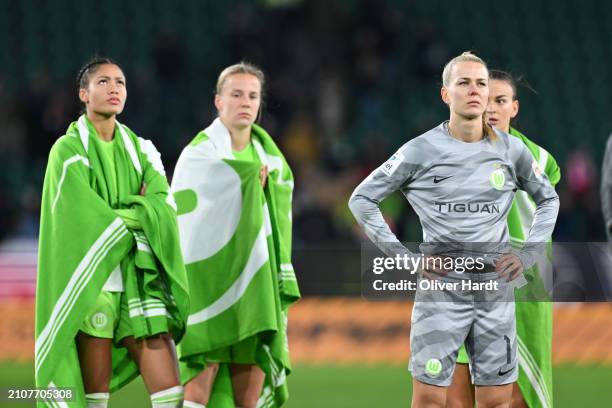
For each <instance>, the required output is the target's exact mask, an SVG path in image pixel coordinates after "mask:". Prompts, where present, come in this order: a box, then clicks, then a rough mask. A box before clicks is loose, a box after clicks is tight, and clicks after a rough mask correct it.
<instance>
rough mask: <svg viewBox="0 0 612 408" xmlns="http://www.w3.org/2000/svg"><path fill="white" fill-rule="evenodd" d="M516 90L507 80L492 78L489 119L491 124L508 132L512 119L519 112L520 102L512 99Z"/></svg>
mask: <svg viewBox="0 0 612 408" xmlns="http://www.w3.org/2000/svg"><path fill="white" fill-rule="evenodd" d="M513 97H514V91H513V90H512V86H510V84H509V83H508V82H506V81H501V80H499V79H492V80H490V81H489V104H488V105H487V120H488V121H489V125H491V126H494V127H496V128H498V129H501V130H503V131H504V132H508V131H509V130H510V120H511V119H512V118H514V117H515V116H516V115H517V114H518V110H519V103H518V101H515V100H512V98H513Z"/></svg>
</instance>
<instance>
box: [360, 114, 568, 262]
mask: <svg viewBox="0 0 612 408" xmlns="http://www.w3.org/2000/svg"><path fill="white" fill-rule="evenodd" d="M495 133H496V135H497V138H496V140H492V139H490V138H489V137H486V138H484V139H483V140H481V141H479V142H475V143H465V142H462V141H460V140H458V139H455V138H453V137H452V136H451V135H450V133H449V131H448V122H444V123H442V124H441V125H439V126H438V127H436V128H434V129H432V130H430V131H428V132H426V133H424V134H422V135H420V136H418V137H416V138H414V139H412V140H410V141H409V142H407V143H406V144H404V145H403V146H402V147H401V148H400V149H399V150H398V151H397V153H395V154H394V155H393V156H391V158H390V159H389V160H387V161H386V162H385V163H383V164H382V165H381V166H380V167H379V168H378V169H376V170H374V171H373V172H372V173H371V174H370V175H369V176H368V177H367V178H366V179H365V180H364V181H363V182H362V183H361V184H360V185H359V186H357V188H356V189H355V191H354V192H353V194H352V196H351V198H350V200H349V207H350V209H351V211H352V212H353V214H354V216H355V218H356V219H357V221H358V222H359V224H360V225H362V226H363V227H364V229H365V232H366V235H367V236H368V237H369V238H370V239H371V240H372V241H373V242H374V243H376V244H377V245H379V247H380V248H381V249H382V250H383V251H384V252H386V253H387V254H389V255H391V253H397V248H398V247H399V245H400V243H399V241H398V239H397V237H396V236H395V234H393V232H391V230H390V229H389V226H388V225H387V223H386V222H385V220H384V219H383V216H382V214H381V212H380V210H379V208H378V206H379V204H380V202H381V201H382V200H384V199H385V197H387V196H388V195H389V194H391V193H393V192H394V191H396V190H400V191H401V192H402V193H403V194H404V196H405V197H406V199H407V200H408V202H409V203H410V205H412V207H413V208H414V210H415V212H416V213H417V215H418V216H419V218H420V221H421V225H422V228H423V241H424V242H427V243H457V244H465V243H499V244H502V243H504V244H505V243H507V241H508V227H507V224H506V218H507V216H508V212H509V211H510V207H511V206H512V199H513V197H514V193H515V191H517V189H520V190H524V191H526V192H527V193H528V194H529V195H530V196H531V197H532V198H533V199H534V201H535V203H536V206H537V207H536V211H535V215H534V219H533V224H532V226H531V229H530V231H529V236H528V237H527V239H526V247H528V246H529V244H530V243H532V244H534V245H535V244H536V243H544V242H546V240H547V239H548V238H549V237H550V235H551V234H552V231H553V228H554V225H555V220H556V218H557V213H558V210H559V197H558V196H557V193H556V192H555V190H554V188H553V187H552V185H551V184H550V182H549V181H548V178H547V177H546V174H545V173H544V171H543V170H542V169H540V168H539V167H538V163H537V161H535V160H534V158H533V155H532V154H531V153H530V152H529V150H528V149H527V147H525V145H524V144H523V143H522V142H521V141H520V140H519V139H517V138H515V137H512V136H510V135H508V134H506V133H504V132H502V131H499V130H496V129H495ZM394 246H395V248H396V250H390V248H393V247H394ZM521 259H522V261H523V265H524V267H525V268H528V267H530V266H531V265H532V264H533V262H534V259H533V257H532V256H526V255H524V256H521Z"/></svg>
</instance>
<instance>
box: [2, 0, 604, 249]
mask: <svg viewBox="0 0 612 408" xmlns="http://www.w3.org/2000/svg"><path fill="white" fill-rule="evenodd" d="M357 3H359V6H355V5H354V4H351V2H347V1H339V2H326V1H304V2H300V1H265V2H258V3H249V4H248V5H247V4H243V5H241V6H240V7H234V8H231V9H229V10H228V12H227V14H226V15H225V20H224V22H223V24H221V25H222V27H223V32H222V33H218V35H217V36H216V37H215V38H217V39H220V42H218V43H216V44H215V47H217V48H219V52H218V53H211V54H212V55H210V56H209V57H207V58H206V61H205V62H204V63H192V56H191V54H192V52H193V51H192V49H193V48H194V47H196V48H197V47H198V44H197V40H192V39H190V38H186V37H184V36H182V35H181V33H180V32H177V31H176V30H174V31H173V30H172V29H167V30H166V29H163V28H160V31H159V33H158V35H156V36H155V37H154V38H151V40H150V50H149V54H148V59H149V61H150V62H151V63H150V64H146V65H145V64H136V63H133V61H131V60H130V58H129V55H124V54H121V53H116V52H114V50H113V47H112V46H92V48H91V51H90V53H80V54H79V53H74V55H71V56H70V57H71V59H70V60H69V61H68V62H66V63H67V64H70V65H71V67H72V71H73V75H72V76H68V75H66V76H65V77H62V78H59V79H58V78H57V75H54V74H53V73H52V72H50V70H49V67H48V66H47V65H46V64H44V63H42V64H41V65H40V66H37V67H36V68H35V69H32V67H28V72H30V74H28V78H27V80H26V81H25V82H24V83H19V84H14V83H13V84H11V86H8V85H9V83H11V78H9V77H8V76H7V74H6V73H3V72H2V67H1V66H0V123H1V129H2V135H1V137H0V163H2V164H1V165H2V171H1V172H0V181H1V182H0V217H1V223H0V239H3V238H7V237H15V236H20V237H36V236H37V233H38V223H39V209H40V195H41V190H42V183H43V178H44V170H45V166H46V160H47V155H48V152H49V149H50V147H51V145H52V144H53V143H54V141H55V140H56V139H57V138H58V137H59V136H61V135H62V134H63V133H64V132H65V130H66V128H67V127H68V124H69V123H70V122H71V121H73V120H76V118H77V116H78V114H79V111H80V106H79V103H78V98H77V89H76V82H75V80H74V79H73V78H74V77H76V73H77V72H78V70H79V68H80V66H81V65H83V63H84V62H86V61H87V60H88V59H89V58H90V57H91V56H93V55H94V53H98V54H101V55H105V56H110V57H112V58H116V59H117V60H118V62H119V64H120V65H122V67H123V68H124V71H125V73H126V76H127V88H128V100H127V104H126V109H125V112H124V114H122V115H121V116H120V117H119V120H120V121H121V122H122V123H125V124H127V125H128V126H129V127H130V128H132V129H133V130H134V131H136V132H137V134H139V135H140V136H142V137H145V138H148V139H151V140H152V141H153V142H154V143H155V144H156V146H157V147H158V149H159V150H160V151H161V153H162V159H163V160H164V164H165V166H166V170H167V171H168V173H169V174H170V175H171V174H172V169H173V167H174V164H175V162H176V159H177V157H178V155H179V153H180V151H181V149H182V148H183V147H184V146H185V145H186V144H187V143H188V142H189V140H190V139H191V138H193V137H194V136H195V134H196V133H197V132H198V131H199V130H201V129H203V128H205V127H206V126H207V125H208V123H210V121H212V119H213V118H214V115H215V112H214V106H213V90H214V84H215V80H216V75H217V74H218V73H219V72H220V71H221V69H222V68H224V67H225V66H227V65H230V64H232V63H235V62H238V61H240V60H247V61H250V62H253V63H255V64H257V65H259V66H260V67H261V68H262V69H263V70H264V72H265V73H266V75H267V85H266V96H265V101H266V102H265V111H264V115H263V118H262V124H263V126H264V128H266V129H267V130H268V131H269V132H270V134H272V135H273V137H275V139H276V140H277V141H278V143H279V145H280V147H281V150H282V151H283V152H284V153H285V154H286V157H287V159H288V161H289V163H290V165H291V166H292V168H293V170H294V173H295V180H296V184H295V201H294V202H295V205H294V226H295V246H296V248H305V247H309V246H325V245H333V244H342V243H348V242H351V243H355V242H357V241H358V240H360V239H361V238H362V237H361V235H360V234H361V233H360V232H359V230H358V229H357V228H356V226H355V223H354V220H353V219H352V217H351V215H350V213H349V212H348V208H347V200H348V197H349V195H350V193H351V192H352V190H353V188H354V187H355V186H356V185H357V184H358V183H359V182H360V181H361V180H362V179H363V178H364V177H365V176H366V175H367V174H368V173H369V172H370V171H371V170H373V169H374V168H375V167H376V166H378V165H379V164H380V163H382V162H383V161H384V160H386V158H387V157H388V156H389V155H391V154H392V153H393V152H394V151H395V150H397V149H398V148H399V147H400V146H401V145H402V144H403V143H404V142H405V141H407V140H409V139H411V138H413V137H415V136H417V135H418V134H420V133H422V132H423V131H425V130H427V129H429V128H432V127H434V126H436V125H438V124H439V123H440V122H442V121H443V120H445V119H446V118H447V117H448V113H447V110H446V107H445V106H444V105H443V104H442V102H441V101H440V100H439V85H440V79H439V77H440V75H441V71H442V68H443V66H444V64H445V62H446V61H447V60H448V59H450V58H451V57H452V56H454V55H456V54H458V53H460V52H461V51H463V50H464V49H458V48H457V47H454V46H452V45H451V44H450V41H449V39H448V38H447V37H446V36H445V35H444V34H443V33H441V32H440V30H437V29H436V24H435V22H436V19H435V17H433V16H432V17H430V18H427V17H423V16H414V15H410V14H409V13H407V12H405V11H404V10H403V9H402V8H401V7H397V6H393V5H391V4H387V3H385V2H377V1H363V2H357ZM200 38H201V36H200ZM406 39H410V42H409V43H407V42H406ZM42 40H43V39H41V41H42ZM12 41H18V39H12ZM193 41H196V43H195V44H193V43H192V42H193ZM215 41H216V40H215ZM472 45H473V44H467V45H466V46H465V48H470V47H472ZM209 48H210V47H209ZM213 49H214V47H213ZM477 51H482V52H481V55H482V57H483V58H484V59H485V60H486V59H487V50H486V49H483V50H478V49H477ZM496 68H502V69H503V68H504V67H503V66H502V67H499V66H496ZM24 69H25V68H24ZM416 90H419V92H416ZM541 97H542V98H547V96H546V95H541ZM530 108H531V107H530V106H529V105H528V104H524V105H521V109H522V110H524V111H529V109H530ZM611 130H612V129H611ZM526 133H527V136H530V135H529V133H528V132H526ZM530 137H531V136H530ZM541 137H542V136H540V139H538V138H537V137H534V139H535V141H536V142H538V143H541V144H543V145H544V147H545V148H546V149H547V150H549V151H550V152H551V153H552V154H553V155H555V156H556V158H557V161H558V162H559V164H560V166H561V169H562V180H561V183H560V184H559V186H558V191H559V194H560V196H561V213H560V215H559V220H558V223H557V227H556V232H555V239H557V240H564V241H601V240H604V239H605V234H604V227H603V220H602V217H601V211H600V208H599V193H598V183H599V172H600V163H599V162H597V161H598V160H600V158H599V157H594V155H593V150H594V149H593V146H583V145H581V144H580V143H581V140H580V138H579V137H576V138H575V140H574V139H571V138H572V137H573V136H571V135H567V137H568V138H570V139H569V140H566V141H565V143H566V144H569V145H570V146H572V147H571V149H569V150H568V151H567V152H564V153H563V154H561V153H559V154H557V152H556V151H555V144H554V142H551V145H547V144H546V142H547V141H549V142H550V141H551V140H552V139H545V138H544V139H543V138H541ZM599 137H600V139H601V140H602V141H603V142H602V144H601V146H600V147H595V150H597V149H602V150H603V146H604V144H603V143H604V142H605V137H606V135H600V136H599ZM83 205H87V203H83ZM383 208H384V212H385V215H386V217H387V219H388V221H389V223H390V225H391V226H392V227H393V228H394V229H395V231H396V232H397V233H398V234H399V236H400V237H402V238H403V239H404V240H406V241H418V240H420V239H421V228H420V225H419V223H418V219H417V218H416V215H415V214H414V212H413V211H412V210H411V209H410V207H409V206H408V205H407V203H405V202H404V199H403V197H401V196H399V195H394V196H391V197H389V198H388V199H387V200H386V201H385V202H384V203H383Z"/></svg>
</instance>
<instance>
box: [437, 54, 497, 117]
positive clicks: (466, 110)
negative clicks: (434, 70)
mask: <svg viewBox="0 0 612 408" xmlns="http://www.w3.org/2000/svg"><path fill="white" fill-rule="evenodd" d="M488 84H489V73H488V71H487V68H486V67H485V66H484V65H482V64H481V63H479V62H473V61H461V62H457V63H456V64H454V65H453V67H452V69H451V75H450V81H449V85H448V86H447V87H443V88H442V100H443V101H444V102H445V103H446V104H447V105H448V106H449V107H450V110H451V112H452V113H454V114H456V115H459V116H461V117H464V118H465V119H474V118H477V117H479V116H482V114H483V113H484V112H485V109H486V107H487V99H488V97H489V86H488Z"/></svg>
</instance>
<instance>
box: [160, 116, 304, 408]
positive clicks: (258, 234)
mask: <svg viewBox="0 0 612 408" xmlns="http://www.w3.org/2000/svg"><path fill="white" fill-rule="evenodd" d="M252 143H253V146H254V147H255V150H256V152H257V156H258V159H259V161H260V162H261V163H262V164H265V165H267V166H268V169H269V176H268V181H267V184H266V187H265V188H262V186H261V184H260V180H259V171H260V167H261V165H262V164H260V163H256V162H253V161H242V160H236V159H235V158H234V155H233V154H232V150H231V139H230V135H229V132H228V130H227V129H226V128H225V126H224V125H223V124H222V123H221V121H220V120H219V119H216V120H215V121H214V122H213V123H212V125H211V126H209V127H208V128H207V129H205V130H204V131H202V132H200V133H199V134H198V135H197V136H196V138H195V139H194V140H193V141H192V142H191V144H190V145H189V146H187V147H186V148H185V149H184V150H183V152H182V154H181V156H180V158H179V160H178V162H177V165H176V169H175V172H174V178H173V181H172V191H173V193H174V196H175V198H176V201H177V205H178V214H179V217H178V222H179V231H180V236H181V247H182V250H183V257H184V259H185V263H186V267H187V276H188V279H189V288H190V291H191V293H192V294H193V296H192V303H191V309H190V312H189V319H188V322H187V332H186V334H185V338H184V340H183V342H182V343H181V344H180V345H179V358H180V362H181V377H182V381H183V382H187V381H189V380H190V379H191V378H193V377H194V376H196V375H197V374H198V373H200V372H201V371H202V370H203V369H204V368H205V365H206V355H207V354H209V353H210V352H213V351H215V350H217V351H218V350H220V349H224V348H228V347H230V346H232V345H236V344H237V343H239V342H243V341H245V340H247V342H248V339H252V338H253V336H256V339H255V340H256V341H255V342H251V343H250V344H257V345H258V346H257V351H256V363H257V364H258V365H259V366H260V367H261V368H262V369H263V371H264V372H265V373H266V380H265V384H264V389H263V392H262V396H261V400H260V405H259V406H265V407H272V406H280V405H282V404H283V403H284V402H285V401H286V400H287V398H288V393H287V386H286V382H285V379H286V375H287V374H289V372H290V370H291V364H290V361H289V350H288V343H287V310H288V307H289V305H291V304H292V303H293V302H294V301H296V300H297V299H298V298H299V297H300V292H299V289H298V285H297V281H296V278H295V273H294V271H293V267H292V264H291V228H292V221H291V200H292V194H293V174H292V172H291V169H290V168H289V165H288V164H287V162H286V160H285V158H284V157H283V155H282V153H281V152H280V150H279V149H278V147H277V146H276V144H275V143H274V141H273V140H272V138H271V137H270V136H269V135H268V134H267V133H266V132H265V131H264V130H263V129H262V128H260V127H258V126H256V125H253V129H252ZM243 344H244V343H243ZM228 376H229V370H227V367H225V366H224V364H222V366H221V368H220V370H219V373H218V374H217V379H216V381H215V387H214V389H213V394H212V396H211V400H210V401H209V404H208V405H207V406H209V407H212V408H215V407H233V406H234V404H233V398H232V390H231V382H230V381H228V378H227V377H228Z"/></svg>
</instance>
